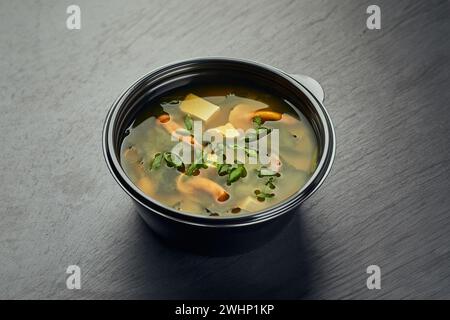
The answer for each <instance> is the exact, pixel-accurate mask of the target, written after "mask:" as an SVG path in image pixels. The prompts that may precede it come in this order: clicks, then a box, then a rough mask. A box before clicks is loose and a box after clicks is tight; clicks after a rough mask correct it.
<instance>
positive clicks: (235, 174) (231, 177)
mask: <svg viewBox="0 0 450 320" xmlns="http://www.w3.org/2000/svg"><path fill="white" fill-rule="evenodd" d="M246 176H247V170H246V169H245V167H244V165H243V164H235V165H233V166H232V167H231V169H230V170H229V174H228V178H227V184H228V185H230V184H232V183H233V182H236V181H238V180H239V179H240V178H244V177H246Z"/></svg>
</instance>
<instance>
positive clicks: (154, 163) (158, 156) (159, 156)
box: [150, 152, 163, 170]
mask: <svg viewBox="0 0 450 320" xmlns="http://www.w3.org/2000/svg"><path fill="white" fill-rule="evenodd" d="M162 159H163V154H162V153H161V152H158V153H157V154H155V156H154V157H153V160H152V163H151V165H150V170H156V169H158V168H159V167H160V166H161V162H162Z"/></svg>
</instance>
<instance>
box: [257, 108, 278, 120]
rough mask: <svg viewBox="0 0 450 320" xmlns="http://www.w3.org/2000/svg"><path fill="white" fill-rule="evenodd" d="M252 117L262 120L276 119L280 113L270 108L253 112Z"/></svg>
mask: <svg viewBox="0 0 450 320" xmlns="http://www.w3.org/2000/svg"><path fill="white" fill-rule="evenodd" d="M254 117H260V118H261V119H262V120H263V121H278V120H281V118H282V114H281V113H279V112H275V111H270V110H259V111H255V112H253V116H252V118H254Z"/></svg>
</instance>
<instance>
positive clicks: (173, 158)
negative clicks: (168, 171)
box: [163, 152, 183, 169]
mask: <svg viewBox="0 0 450 320" xmlns="http://www.w3.org/2000/svg"><path fill="white" fill-rule="evenodd" d="M163 156H164V160H166V164H167V166H168V167H175V168H177V169H178V168H181V167H182V166H183V161H182V160H181V158H180V156H179V155H177V154H175V153H172V152H164V154H163Z"/></svg>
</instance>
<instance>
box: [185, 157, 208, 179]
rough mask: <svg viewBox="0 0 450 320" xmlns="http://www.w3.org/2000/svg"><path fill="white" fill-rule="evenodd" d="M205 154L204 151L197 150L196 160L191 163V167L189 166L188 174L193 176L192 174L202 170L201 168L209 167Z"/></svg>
mask: <svg viewBox="0 0 450 320" xmlns="http://www.w3.org/2000/svg"><path fill="white" fill-rule="evenodd" d="M204 156H205V155H204V153H203V152H201V151H199V152H196V155H195V159H194V162H193V163H191V164H190V165H189V167H188V168H187V170H186V175H188V176H192V175H194V174H195V173H196V172H197V171H198V170H200V169H202V168H203V169H207V168H208V166H207V165H206V163H205V160H204Z"/></svg>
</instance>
